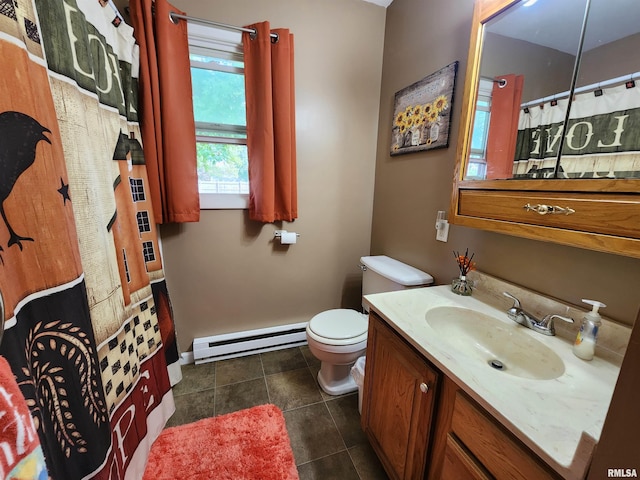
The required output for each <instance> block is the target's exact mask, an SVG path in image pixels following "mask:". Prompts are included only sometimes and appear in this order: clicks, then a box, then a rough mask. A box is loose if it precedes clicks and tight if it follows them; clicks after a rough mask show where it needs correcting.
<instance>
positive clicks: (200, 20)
mask: <svg viewBox="0 0 640 480" xmlns="http://www.w3.org/2000/svg"><path fill="white" fill-rule="evenodd" d="M180 19H182V20H186V21H187V22H194V23H200V24H203V25H211V26H214V27H219V28H226V29H227V30H236V31H239V32H247V33H250V34H251V36H252V37H255V36H256V35H257V34H258V32H257V31H256V29H255V28H244V27H236V26H235V25H227V24H226V23H220V22H213V21H211V20H205V19H204V18H197V17H190V16H189V15H181V14H179V13H176V12H169V20H171V21H172V22H173V23H178V22H177V20H180ZM270 36H271V38H273V39H275V40H278V34H277V33H272V34H270Z"/></svg>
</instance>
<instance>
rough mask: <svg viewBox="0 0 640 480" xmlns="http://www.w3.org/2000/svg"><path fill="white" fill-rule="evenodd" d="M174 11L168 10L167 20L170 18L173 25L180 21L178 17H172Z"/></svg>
mask: <svg viewBox="0 0 640 480" xmlns="http://www.w3.org/2000/svg"><path fill="white" fill-rule="evenodd" d="M175 13H176V12H169V20H171V23H173V24H174V25H177V24H178V23H179V22H180V19H179V18H173V16H174V15H175Z"/></svg>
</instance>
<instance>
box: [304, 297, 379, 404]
mask: <svg viewBox="0 0 640 480" xmlns="http://www.w3.org/2000/svg"><path fill="white" fill-rule="evenodd" d="M367 326H368V316H367V315H366V314H364V313H359V312H357V311H355V310H348V309H344V308H336V309H333V310H327V311H325V312H322V313H319V314H318V315H316V316H314V317H313V318H312V319H311V320H310V321H309V323H308V324H307V329H306V330H307V343H308V345H309V350H310V351H311V353H312V354H313V356H314V357H316V358H317V359H318V360H320V362H321V364H320V371H319V372H318V384H319V385H320V388H322V390H324V391H325V392H326V393H328V394H329V395H343V394H345V393H349V392H354V391H356V390H357V389H358V386H357V385H356V382H355V380H354V379H353V377H352V376H351V375H350V371H351V367H352V366H353V364H354V363H355V362H356V360H357V359H358V358H359V357H361V356H362V355H364V353H365V351H366V348H367Z"/></svg>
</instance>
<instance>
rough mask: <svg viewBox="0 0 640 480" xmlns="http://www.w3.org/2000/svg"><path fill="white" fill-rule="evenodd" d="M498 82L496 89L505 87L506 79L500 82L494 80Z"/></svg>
mask: <svg viewBox="0 0 640 480" xmlns="http://www.w3.org/2000/svg"><path fill="white" fill-rule="evenodd" d="M496 81H497V82H498V88H504V87H506V86H507V79H506V78H501V79H500V80H496Z"/></svg>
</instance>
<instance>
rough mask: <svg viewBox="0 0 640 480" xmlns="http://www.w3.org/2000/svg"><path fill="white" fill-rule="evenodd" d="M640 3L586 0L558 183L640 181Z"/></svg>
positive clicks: (619, 0)
mask: <svg viewBox="0 0 640 480" xmlns="http://www.w3.org/2000/svg"><path fill="white" fill-rule="evenodd" d="M639 44H640V2H639V1H638V0H590V6H589V14H588V17H587V21H586V25H585V35H584V45H583V48H582V55H581V56H580V65H579V68H578V71H577V78H576V89H575V95H574V96H573V101H572V104H571V115H570V117H569V121H568V123H567V129H566V134H565V136H564V145H563V148H562V156H561V161H560V165H561V168H560V169H559V170H561V171H562V172H563V175H559V176H560V177H561V178H587V179H591V178H608V179H620V178H636V179H637V178H640V158H639V155H638V152H640V136H639V135H638V127H639V126H640V56H638V51H637V49H638V45H639Z"/></svg>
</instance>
